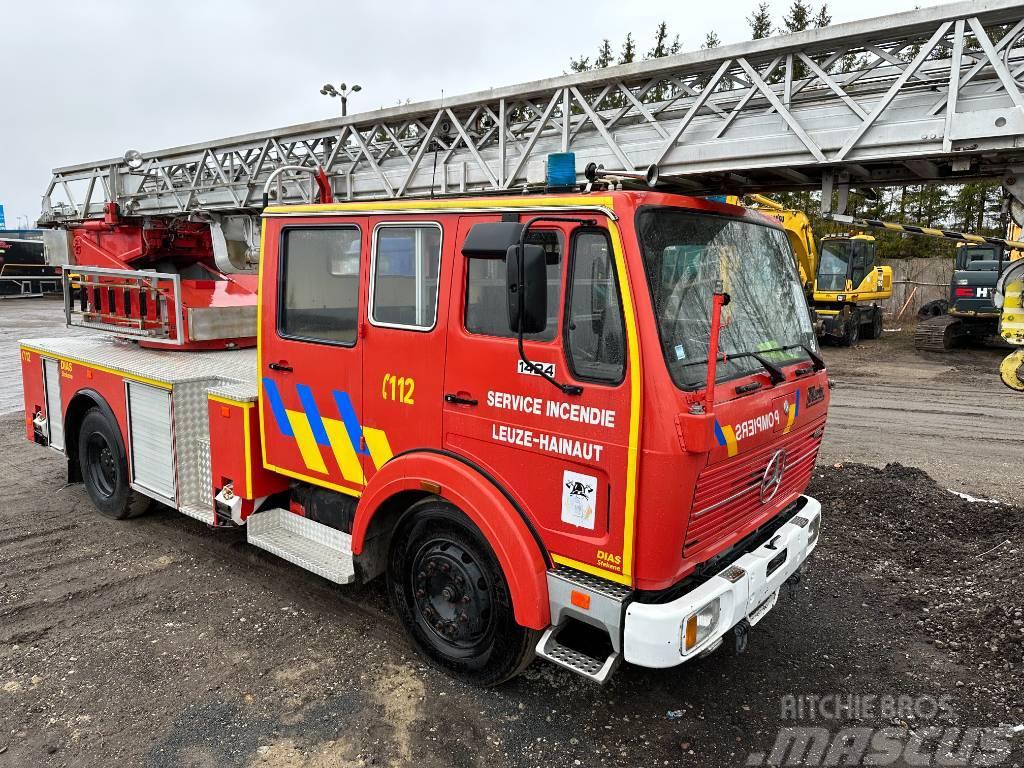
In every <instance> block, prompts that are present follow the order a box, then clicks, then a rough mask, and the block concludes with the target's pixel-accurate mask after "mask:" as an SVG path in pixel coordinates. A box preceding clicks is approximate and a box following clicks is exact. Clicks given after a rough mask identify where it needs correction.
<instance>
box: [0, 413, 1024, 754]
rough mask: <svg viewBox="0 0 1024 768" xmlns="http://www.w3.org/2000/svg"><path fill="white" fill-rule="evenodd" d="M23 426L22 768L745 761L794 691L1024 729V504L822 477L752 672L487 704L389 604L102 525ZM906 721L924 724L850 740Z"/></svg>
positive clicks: (649, 678) (569, 686) (17, 693)
mask: <svg viewBox="0 0 1024 768" xmlns="http://www.w3.org/2000/svg"><path fill="white" fill-rule="evenodd" d="M18 428H19V422H18V419H17V418H16V417H4V418H3V419H0V484H2V487H3V488H4V489H5V503H4V505H3V507H2V508H0V766H3V767H4V768H6V767H7V766H11V767H12V768H13V767H15V766H16V767H17V768H21V767H22V766H36V765H48V766H49V765H53V766H64V765H67V766H97V765H100V766H107V765H126V766H136V765H146V766H196V767H197V768H198V767H205V766H211V767H212V766H218V767H220V766H286V767H290V766H310V767H320V766H336V765H355V766H363V765H393V766H401V765H408V764H411V763H413V762H415V763H417V764H419V765H422V766H485V765H486V766H505V765H509V766H534V765H570V766H571V765H577V764H579V765H593V764H600V765H621V766H633V765H648V766H655V765H673V766H676V765H701V766H732V765H737V766H738V765H743V764H745V762H746V760H747V757H748V755H750V754H751V753H764V752H766V751H769V750H770V749H771V748H772V746H773V744H774V742H775V738H776V735H777V733H778V730H779V728H780V727H783V726H787V725H793V724H794V723H793V721H792V720H790V719H787V718H786V717H785V715H786V709H785V703H786V701H787V698H786V697H792V696H814V695H828V694H855V695H874V696H886V695H889V696H904V697H913V698H914V699H915V700H916V699H918V698H919V697H935V698H938V697H942V696H948V697H949V699H948V703H947V704H946V706H945V708H944V710H943V712H942V714H941V717H940V719H939V720H937V721H934V722H938V723H940V724H941V725H942V726H943V727H949V726H955V727H968V726H978V727H988V726H995V725H998V724H1000V723H1008V724H1017V723H1021V722H1024V700H1022V691H1021V683H1022V675H1021V638H1020V627H1019V619H1020V615H1021V607H1022V605H1024V602H1022V598H1021V596H1020V580H1019V579H1020V577H1019V575H1018V570H1019V569H1018V568H1017V567H1016V563H1018V562H1019V553H1020V549H1021V544H1022V543H1024V542H1022V538H1021V526H1020V522H1021V520H1022V512H1021V510H1020V509H1016V508H1013V509H1011V508H1008V507H998V508H996V507H992V506H991V505H986V504H980V503H979V504H969V503H965V502H963V501H961V500H960V499H959V498H958V497H956V496H954V495H952V494H951V493H949V492H948V491H945V490H944V489H941V488H939V487H937V486H935V484H934V483H932V482H931V481H930V480H929V479H928V477H927V476H925V475H924V474H922V473H920V472H917V471H914V470H908V469H905V468H902V467H898V466H893V467H888V468H886V469H881V470H879V469H875V468H871V467H865V466H860V465H856V466H844V467H842V468H836V467H831V466H827V467H825V468H822V469H820V470H819V471H818V472H817V473H816V477H815V480H814V485H813V487H812V492H813V493H815V494H816V495H817V496H818V497H819V498H820V499H821V501H822V503H823V505H824V506H825V508H826V509H828V510H830V514H829V517H828V519H827V522H826V524H825V529H824V533H823V536H824V539H823V541H822V543H821V545H820V546H819V548H818V551H817V552H816V554H815V556H814V558H813V559H812V562H811V563H810V565H809V567H808V568H807V573H806V576H805V578H804V581H803V583H802V584H801V586H800V588H799V591H798V594H797V596H796V598H795V599H789V598H785V597H784V598H782V599H780V602H779V604H778V606H777V607H776V608H775V609H774V611H773V612H772V613H771V614H769V616H768V617H767V618H765V619H764V620H763V621H762V622H761V623H760V624H759V625H758V626H757V627H756V628H755V629H754V630H753V632H752V634H751V643H750V648H749V650H748V651H747V652H746V653H745V654H743V655H740V656H735V655H733V654H732V653H730V652H727V651H726V650H724V649H723V650H720V651H718V652H717V653H715V654H713V655H711V656H709V657H708V658H706V659H702V660H699V661H697V662H694V663H692V664H690V665H688V666H685V667H680V668H677V669H672V670H665V671H653V670H643V669H638V668H634V667H628V666H626V667H623V668H621V669H620V670H619V672H618V673H617V674H616V675H615V677H614V678H613V679H612V681H611V683H610V684H609V685H607V686H605V687H604V688H600V687H596V686H592V685H590V684H589V683H586V682H585V681H583V680H581V679H578V678H575V677H573V676H571V675H569V674H567V673H563V672H562V671H561V670H558V669H556V668H554V667H552V666H550V665H547V664H543V663H536V664H534V665H533V666H532V667H531V668H530V669H529V670H528V671H527V673H526V674H525V675H524V676H523V677H521V678H519V679H517V680H515V681H513V682H512V683H511V684H508V685H506V686H504V687H502V688H499V689H497V690H486V691H481V690H476V689H473V688H469V687H466V686H464V685H462V684H459V683H456V682H454V681H452V680H451V679H449V678H448V677H446V676H445V675H443V674H441V673H439V672H436V671H434V670H433V669H431V668H429V667H427V666H426V665H424V664H423V663H422V662H421V661H420V660H419V658H418V657H416V656H415V654H414V653H413V652H412V651H411V649H410V648H409V647H408V645H407V644H406V641H405V639H404V637H403V635H402V633H401V631H400V629H399V627H398V625H397V623H396V621H395V619H394V618H393V617H392V616H391V615H390V613H389V611H388V609H387V607H386V601H385V599H384V596H383V593H382V591H381V589H380V588H379V586H375V585H371V586H369V587H364V588H336V587H334V586H333V585H330V584H328V583H327V582H325V581H323V580H321V579H319V578H317V577H315V576H312V575H310V574H306V573H304V572H302V571H300V570H298V569H296V568H293V567H292V566H290V565H288V564H286V563H283V562H281V561H279V560H276V559H275V558H273V557H272V556H269V555H266V554H265V553H262V552H260V551H258V550H254V549H252V548H249V547H248V546H247V545H246V544H245V543H244V541H243V539H242V537H241V536H240V535H239V534H238V532H234V531H227V532H213V531H211V530H209V529H207V528H205V527H204V526H202V525H201V524H199V523H197V522H196V521H193V520H191V519H188V518H184V517H182V516H180V515H177V514H176V513H173V512H171V511H169V510H161V511H157V512H155V513H152V514H150V515H148V516H146V517H143V518H140V519H138V520H134V521H128V522H120V523H119V522H115V521H111V520H108V519H106V518H103V517H101V516H99V515H98V514H96V513H95V512H94V511H93V510H92V509H91V507H90V505H89V503H88V501H87V500H86V498H85V494H84V492H83V491H82V489H81V487H79V486H75V487H69V488H63V487H62V472H63V466H62V464H63V462H62V460H61V458H60V457H59V456H57V455H55V454H53V453H51V452H49V451H47V450H46V449H43V448H38V447H35V446H26V445H23V444H22V443H21V442H20V440H21V438H20V435H19V434H18ZM960 530H969V531H973V535H972V536H971V537H970V539H969V540H965V539H963V538H961V537H959V536H957V535H956V533H957V531H960ZM1001 541H1008V542H1009V543H1007V544H1003V545H1002V546H998V547H997V545H998V544H999V543H1000V542H1001ZM993 547H995V549H992V548H993ZM990 549H991V550H992V551H990V552H988V553H986V550H990ZM982 601H983V602H982ZM1014 621H1017V624H1014V623H1013V622H1014ZM926 714H927V713H926ZM934 722H933V723H932V724H934ZM894 723H897V724H899V723H906V724H907V725H909V726H911V727H914V726H916V725H921V724H922V723H921V722H917V723H915V721H914V720H907V719H906V718H903V719H900V718H895V719H894V718H891V717H882V716H881V715H879V716H876V717H868V718H860V719H855V718H854V716H853V714H851V715H850V716H848V717H847V716H842V717H840V718H839V719H838V720H833V721H830V722H828V723H827V724H826V727H827V728H828V729H829V730H830V731H833V732H836V731H838V730H839V729H840V728H846V727H851V726H856V727H887V726H892V725H893V724H894ZM815 725H819V726H820V725H821V723H815ZM1020 746H1021V745H1020V744H1019V743H1018V744H1017V746H1016V750H1017V751H1016V752H1015V754H1014V755H1013V756H1012V757H1007V758H1006V761H1005V762H1004V763H1003V764H1006V765H1014V764H1016V765H1021V764H1022V763H1024V755H1022V753H1021V751H1020ZM577 761H579V762H578V763H577ZM896 764H897V765H900V764H904V763H899V762H897V763H896Z"/></svg>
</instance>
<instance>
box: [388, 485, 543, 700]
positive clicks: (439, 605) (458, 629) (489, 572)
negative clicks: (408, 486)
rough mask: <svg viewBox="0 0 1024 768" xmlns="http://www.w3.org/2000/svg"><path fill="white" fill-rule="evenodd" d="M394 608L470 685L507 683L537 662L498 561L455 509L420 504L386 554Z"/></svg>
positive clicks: (531, 636) (417, 639)
mask: <svg viewBox="0 0 1024 768" xmlns="http://www.w3.org/2000/svg"><path fill="white" fill-rule="evenodd" d="M387 575H388V594H389V596H390V598H391V605H392V607H393V608H394V610H395V612H396V613H397V614H398V616H399V618H400V619H401V621H402V624H403V625H404V626H405V629H406V631H407V632H408V633H409V634H410V635H411V637H412V639H413V641H414V643H415V644H416V646H417V648H418V649H419V651H420V652H421V653H423V654H424V655H425V656H427V657H428V658H429V659H430V660H431V661H433V662H434V663H435V664H437V665H438V666H440V667H442V668H443V669H445V670H446V671H448V672H450V673H452V674H454V675H455V676H456V677H459V678H461V679H463V680H465V681H466V682H470V683H473V684H475V685H481V686H491V685H498V684H499V683H503V682H505V681H506V680H509V679H510V678H512V677H515V676H516V675H517V674H519V673H520V672H521V671H522V670H523V669H525V668H526V667H527V666H528V665H529V663H530V661H531V660H532V658H533V652H534V647H535V646H536V642H537V636H538V633H537V632H536V631H534V630H531V629H527V628H526V627H521V626H519V625H518V624H517V623H516V621H515V617H514V615H513V611H512V600H511V598H510V595H509V590H508V584H507V583H506V581H505V576H504V574H503V573H502V571H501V567H500V565H499V564H498V561H497V558H496V557H495V555H494V553H493V552H492V550H491V548H490V546H489V545H488V544H487V542H486V541H485V540H484V538H483V536H482V535H481V534H480V532H479V531H478V530H477V529H476V527H475V526H473V524H472V523H471V522H470V521H469V520H468V519H467V518H466V517H465V515H463V514H462V513H461V512H460V511H459V510H458V509H457V508H455V507H453V506H452V505H451V504H448V503H446V502H444V501H441V500H438V499H428V500H426V501H423V502H420V503H419V504H417V505H416V506H414V507H413V508H412V509H411V510H409V513H408V514H407V516H406V518H405V521H404V522H403V523H402V524H401V525H400V527H399V530H398V531H397V532H396V533H395V537H394V539H393V541H392V545H391V550H390V553H389V556H388V574H387Z"/></svg>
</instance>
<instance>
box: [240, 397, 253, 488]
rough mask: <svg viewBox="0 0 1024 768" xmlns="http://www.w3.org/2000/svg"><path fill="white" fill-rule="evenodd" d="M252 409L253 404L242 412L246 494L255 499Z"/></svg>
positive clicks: (248, 405)
mask: <svg viewBox="0 0 1024 768" xmlns="http://www.w3.org/2000/svg"><path fill="white" fill-rule="evenodd" d="M251 408H252V403H248V404H247V405H246V406H245V408H244V409H243V411H242V439H243V440H245V494H246V497H248V498H250V499H251V498H253V492H252V449H251V448H250V447H249V444H250V443H251V442H252V437H251V434H250V431H249V410H250V409H251Z"/></svg>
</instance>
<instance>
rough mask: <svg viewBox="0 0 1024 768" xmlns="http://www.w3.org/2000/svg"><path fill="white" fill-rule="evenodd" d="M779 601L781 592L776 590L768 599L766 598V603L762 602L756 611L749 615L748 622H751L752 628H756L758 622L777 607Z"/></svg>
mask: <svg viewBox="0 0 1024 768" xmlns="http://www.w3.org/2000/svg"><path fill="white" fill-rule="evenodd" d="M778 601H779V590H775V591H774V592H772V593H771V594H770V595H768V597H767V598H765V600H764V602H762V603H761V604H760V605H758V606H757V607H756V608H755V609H754V610H752V611H751V612H750V613H748V614H747V621H748V622H750V626H754V625H755V624H757V622H759V621H760V620H761V619H763V618H764V617H765V616H767V615H768V612H769V611H770V610H771V609H772V608H774V607H775V603H777V602H778Z"/></svg>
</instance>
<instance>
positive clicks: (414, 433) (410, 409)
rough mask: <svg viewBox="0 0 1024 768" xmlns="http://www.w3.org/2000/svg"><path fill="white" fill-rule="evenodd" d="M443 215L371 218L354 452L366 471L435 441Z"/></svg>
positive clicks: (442, 325) (442, 330)
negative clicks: (359, 441) (358, 437)
mask: <svg viewBox="0 0 1024 768" xmlns="http://www.w3.org/2000/svg"><path fill="white" fill-rule="evenodd" d="M451 220H452V221H456V219H454V218H452V219H451ZM445 223H446V219H445V217H432V218H431V217H423V216H410V217H400V218H399V217H388V218H381V219H376V220H374V219H371V220H370V226H371V227H372V231H373V238H372V251H371V257H370V290H369V300H368V302H367V312H366V314H367V324H366V326H365V328H366V330H365V337H364V338H363V339H361V342H362V343H363V412H364V419H363V424H362V434H363V443H364V445H363V447H362V448H361V450H360V453H361V459H362V462H363V469H364V473H365V475H366V477H367V479H369V478H370V477H372V476H373V474H374V473H375V472H376V471H377V470H379V469H380V468H381V467H382V466H383V465H384V464H385V463H386V462H387V461H388V460H389V459H390V458H391V457H392V456H393V455H394V454H397V453H400V452H402V451H407V450H410V449H413V448H439V447H440V446H441V403H442V401H443V396H442V391H441V390H442V384H443V376H442V370H443V368H444V355H445V341H446V336H445V334H446V331H447V325H448V314H447V312H448V292H447V291H443V290H439V288H440V286H442V285H444V286H447V285H448V284H449V283H450V271H451V261H452V259H451V255H450V250H451V243H450V241H451V240H452V237H451V236H447V235H446V233H445V230H444V226H445ZM451 234H452V235H454V229H453V230H452V233H451Z"/></svg>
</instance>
